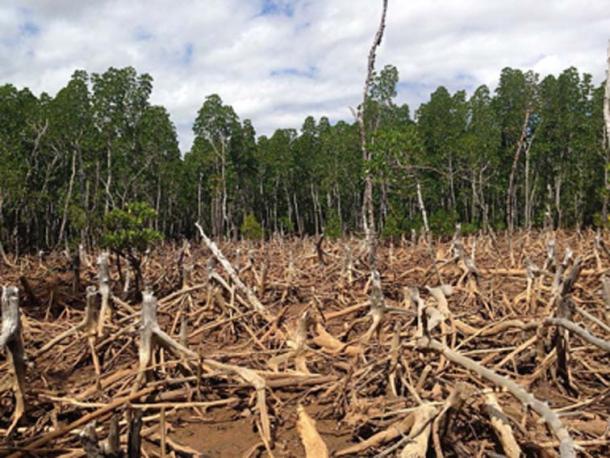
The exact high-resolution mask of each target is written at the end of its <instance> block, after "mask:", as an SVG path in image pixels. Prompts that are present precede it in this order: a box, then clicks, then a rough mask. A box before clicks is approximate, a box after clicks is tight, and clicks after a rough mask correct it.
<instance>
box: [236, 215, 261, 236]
mask: <svg viewBox="0 0 610 458" xmlns="http://www.w3.org/2000/svg"><path fill="white" fill-rule="evenodd" d="M239 230H240V232H241V236H242V237H243V238H244V239H247V240H260V239H262V238H263V228H262V226H261V224H260V223H259V222H258V220H257V219H256V216H254V214H252V213H249V214H247V215H246V216H244V221H243V223H242V224H241V227H240V229H239Z"/></svg>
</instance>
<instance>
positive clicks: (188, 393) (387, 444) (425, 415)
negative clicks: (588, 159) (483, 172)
mask: <svg viewBox="0 0 610 458" xmlns="http://www.w3.org/2000/svg"><path fill="white" fill-rule="evenodd" d="M202 238H203V240H204V245H196V244H192V245H190V246H189V245H187V244H185V243H181V244H166V245H164V246H162V247H159V249H158V250H156V252H153V253H152V254H151V255H150V256H149V257H148V259H147V262H146V264H145V266H144V276H145V280H146V284H147V285H149V286H150V288H151V290H150V291H149V292H146V293H145V294H144V295H143V298H144V300H143V302H142V304H140V303H134V302H132V300H128V299H125V297H126V296H125V295H124V294H123V292H122V290H123V284H122V282H121V279H120V274H119V272H118V271H117V270H116V268H115V266H114V264H113V263H110V262H108V259H107V258H106V257H105V256H104V254H103V253H102V254H100V253H85V252H84V250H79V257H80V259H81V261H80V267H79V269H80V281H78V282H74V269H73V268H72V267H73V266H72V265H71V263H72V264H73V263H74V259H72V258H66V257H65V256H63V255H61V254H60V253H50V254H48V255H47V256H45V258H40V259H39V258H37V257H22V258H18V259H15V260H14V262H13V263H12V265H8V264H7V265H2V266H0V285H1V286H3V287H5V288H4V289H3V296H2V332H1V334H0V344H1V346H3V347H4V348H5V351H3V352H2V354H1V355H0V455H2V456H12V457H17V456H28V455H33V454H39V455H42V454H44V455H45V456H59V455H62V454H67V455H69V456H74V457H76V456H120V455H121V453H123V455H124V454H126V453H132V454H133V455H132V456H136V455H135V454H136V453H140V450H141V452H142V453H143V456H155V455H160V454H161V450H162V449H163V450H164V453H165V454H166V455H167V456H170V455H171V454H176V455H177V456H178V455H180V456H189V455H192V456H197V455H198V454H201V456H205V455H206V454H208V453H209V454H213V453H214V452H215V451H214V450H213V449H208V448H206V447H207V445H206V444H207V442H206V441H205V440H203V439H204V438H202V437H197V435H196V434H195V435H194V436H193V435H192V434H191V435H189V434H185V433H186V432H188V431H189V429H190V428H191V427H195V425H197V424H198V422H201V423H202V424H205V425H208V426H207V428H208V429H207V431H208V433H207V434H213V431H214V427H215V426H214V425H216V424H217V423H218V428H221V424H222V422H223V421H224V420H223V419H226V418H232V419H234V420H235V419H243V420H242V421H244V422H246V423H247V424H248V425H249V427H248V428H247V430H245V429H244V430H243V431H241V430H240V431H238V430H236V433H235V436H234V437H233V439H232V440H233V441H234V442H236V443H241V442H240V441H242V442H243V450H242V452H241V453H242V454H243V455H244V456H247V453H251V456H388V457H389V456H410V457H415V456H421V457H425V456H436V457H441V456H444V457H458V456H477V455H478V456H499V455H505V456H508V457H517V456H521V455H527V456H549V455H548V454H549V453H550V456H553V453H555V452H554V450H556V451H557V452H559V454H560V455H561V456H562V457H570V456H575V455H576V454H578V453H582V454H583V455H584V456H608V455H610V437H609V436H608V434H607V431H606V429H607V428H605V425H607V424H608V420H609V418H608V412H609V406H610V370H609V369H608V367H609V364H608V363H609V361H610V360H609V358H610V332H609V331H610V323H609V322H608V317H609V316H610V280H608V277H610V276H609V275H608V272H609V271H610V256H609V253H608V250H607V249H606V248H605V247H606V246H607V245H608V242H607V241H604V234H603V233H599V234H594V233H593V232H586V233H581V234H580V235H576V234H574V233H564V232H556V233H550V232H547V233H540V234H538V233H533V232H530V233H529V234H523V235H520V234H518V233H514V234H513V241H512V243H511V246H509V244H508V241H507V240H506V239H505V238H503V237H502V236H501V235H500V234H499V235H497V236H492V235H489V236H485V235H477V236H463V235H461V234H460V232H459V230H458V231H456V235H455V236H454V238H453V240H452V241H449V242H444V241H439V240H432V238H431V237H430V236H428V237H427V238H423V239H420V240H419V241H418V240H417V239H414V240H413V241H407V240H404V239H403V240H401V241H395V242H393V243H392V244H388V245H387V246H384V245H383V244H380V245H379V247H378V250H377V261H376V265H375V269H374V270H373V271H372V272H371V274H370V275H368V274H367V272H368V271H369V268H370V265H369V263H368V261H367V259H366V252H367V247H366V245H363V244H362V243H361V242H360V241H357V240H342V241H340V242H334V241H332V240H324V249H323V252H322V254H321V255H320V251H321V247H322V244H321V238H317V239H313V238H309V239H302V240H281V239H273V240H270V241H268V242H264V243H256V244H254V243H252V242H225V243H220V244H216V243H215V242H212V241H211V240H210V239H208V238H207V237H205V234H202ZM475 247H476V249H475ZM511 249H512V251H513V255H514V257H515V260H516V263H515V266H512V267H510V268H507V267H506V266H507V265H508V264H506V263H505V260H506V259H508V258H509V257H510V250H511ZM557 253H564V254H563V256H562V257H561V258H560V259H557V258H558V257H559V255H557ZM96 258H97V259H98V263H97V265H96V264H95V263H94V262H91V261H90V260H95V259H96ZM105 258H106V259H105ZM475 258H476V264H475ZM210 260H213V262H210ZM444 260H448V261H444ZM432 264H434V265H433V267H431V265H432ZM519 266H522V267H521V268H519ZM538 266H542V267H538ZM432 271H436V272H438V274H437V275H430V272H432ZM51 272H65V275H61V274H52V273H51ZM26 277H27V278H26ZM22 278H23V279H26V283H27V285H28V290H27V291H26V290H23V291H19V290H17V289H16V288H14V287H11V286H10V285H13V284H21V285H23V284H24V282H23V280H22ZM441 278H442V284H438V283H435V282H434V281H435V280H438V279H441ZM20 293H21V294H20ZM20 296H21V297H20ZM157 298H158V300H157ZM20 342H22V343H20ZM185 419H187V420H188V421H185ZM160 424H161V426H160ZM593 426H595V427H593ZM218 431H220V429H218ZM252 431H254V433H255V434H256V436H255V438H251V436H248V434H249V433H251V432H252ZM191 436H193V437H191ZM242 436H243V437H242ZM247 437H250V439H246V438H247ZM248 440H250V442H248Z"/></svg>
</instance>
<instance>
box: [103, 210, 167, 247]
mask: <svg viewBox="0 0 610 458" xmlns="http://www.w3.org/2000/svg"><path fill="white" fill-rule="evenodd" d="M155 215H156V212H155V210H154V209H153V208H151V207H150V206H149V205H148V204H147V203H145V202H133V203H130V204H127V205H126V207H125V209H114V210H112V211H110V212H109V213H108V214H106V216H105V218H104V234H103V236H102V245H103V246H104V247H105V248H109V249H111V250H112V251H114V252H116V253H118V254H120V255H123V256H130V255H131V256H136V254H139V255H141V254H143V253H144V252H145V251H146V250H147V249H148V248H150V247H151V246H153V244H154V243H156V242H158V241H160V240H162V239H163V236H162V235H161V233H159V232H158V231H155V230H154V229H151V228H150V227H148V224H149V223H150V221H151V220H152V219H153V218H154V217H155Z"/></svg>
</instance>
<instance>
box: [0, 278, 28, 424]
mask: <svg viewBox="0 0 610 458" xmlns="http://www.w3.org/2000/svg"><path fill="white" fill-rule="evenodd" d="M1 302H2V330H1V331H0V347H6V353H7V359H8V362H9V365H10V366H11V367H12V369H13V374H14V376H15V378H14V382H13V391H14V392H15V412H14V413H13V421H12V423H11V426H10V427H9V429H8V430H9V433H10V431H12V430H13V429H14V428H15V426H17V423H18V422H19V420H20V419H21V417H23V415H24V414H25V410H26V402H25V359H24V354H25V352H24V349H23V339H22V337H21V317H20V316H19V290H18V289H17V288H16V287H14V286H8V287H3V288H2V300H1Z"/></svg>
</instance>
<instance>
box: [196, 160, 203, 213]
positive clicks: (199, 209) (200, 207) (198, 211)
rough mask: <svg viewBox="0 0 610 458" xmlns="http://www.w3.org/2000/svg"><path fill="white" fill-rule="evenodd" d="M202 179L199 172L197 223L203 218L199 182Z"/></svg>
mask: <svg viewBox="0 0 610 458" xmlns="http://www.w3.org/2000/svg"><path fill="white" fill-rule="evenodd" d="M202 179H203V173H202V172H199V179H198V180H197V221H199V222H201V217H202V216H203V203H202V200H201V198H202V192H203V190H202V189H201V180H202Z"/></svg>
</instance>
